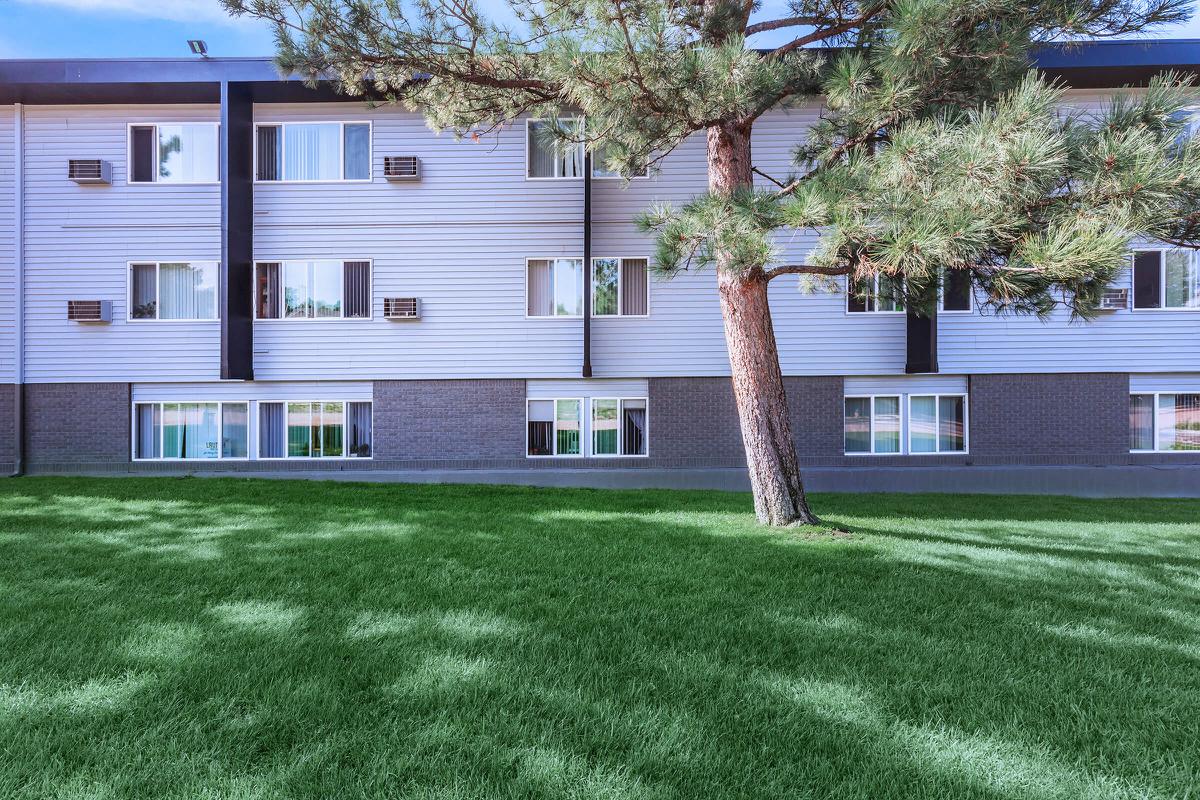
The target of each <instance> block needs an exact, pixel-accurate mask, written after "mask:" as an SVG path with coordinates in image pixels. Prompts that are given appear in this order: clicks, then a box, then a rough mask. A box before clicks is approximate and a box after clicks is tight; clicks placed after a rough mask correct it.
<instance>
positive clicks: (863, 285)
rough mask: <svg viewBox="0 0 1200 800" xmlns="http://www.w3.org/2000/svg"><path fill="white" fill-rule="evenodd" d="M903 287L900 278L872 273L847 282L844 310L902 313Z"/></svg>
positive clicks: (864, 312) (852, 311)
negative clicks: (869, 275)
mask: <svg viewBox="0 0 1200 800" xmlns="http://www.w3.org/2000/svg"><path fill="white" fill-rule="evenodd" d="M904 309H905V305H904V287H903V282H902V281H901V279H900V278H893V277H890V276H888V275H874V276H871V277H869V278H863V279H861V280H858V281H855V280H850V281H848V283H847V291H846V311H848V312H850V313H857V314H870V313H878V314H896V313H900V314H902V313H904Z"/></svg>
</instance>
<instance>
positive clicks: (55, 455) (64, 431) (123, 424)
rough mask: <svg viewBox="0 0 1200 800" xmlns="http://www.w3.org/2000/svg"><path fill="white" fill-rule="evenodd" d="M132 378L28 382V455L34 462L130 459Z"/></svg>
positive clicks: (94, 462)
mask: <svg viewBox="0 0 1200 800" xmlns="http://www.w3.org/2000/svg"><path fill="white" fill-rule="evenodd" d="M131 415H132V410H131V405H130V395H129V384H128V383H30V384H26V386H25V460H26V462H27V463H28V465H29V466H31V467H38V466H42V467H48V468H52V467H53V466H54V465H64V466H70V465H75V464H79V465H87V464H91V465H125V464H128V463H129V461H130V456H129V449H130V429H129V426H130V417H131Z"/></svg>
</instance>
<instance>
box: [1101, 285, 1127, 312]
mask: <svg viewBox="0 0 1200 800" xmlns="http://www.w3.org/2000/svg"><path fill="white" fill-rule="evenodd" d="M1124 308H1129V290H1128V289H1106V290H1105V292H1104V294H1102V295H1100V310H1101V311H1117V310H1119V309H1124Z"/></svg>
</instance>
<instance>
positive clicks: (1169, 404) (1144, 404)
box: [1129, 392, 1200, 453]
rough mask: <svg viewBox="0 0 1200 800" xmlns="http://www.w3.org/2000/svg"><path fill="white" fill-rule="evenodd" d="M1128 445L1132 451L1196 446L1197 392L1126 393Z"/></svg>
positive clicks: (1199, 433) (1199, 427)
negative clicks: (1127, 399) (1127, 395)
mask: <svg viewBox="0 0 1200 800" xmlns="http://www.w3.org/2000/svg"><path fill="white" fill-rule="evenodd" d="M1129 449H1130V451H1132V452H1134V453H1154V452H1165V453H1177V452H1194V451H1196V450H1200V394H1196V393H1187V394H1184V393H1174V392H1155V393H1146V394H1134V395H1130V397H1129Z"/></svg>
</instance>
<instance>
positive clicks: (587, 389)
mask: <svg viewBox="0 0 1200 800" xmlns="http://www.w3.org/2000/svg"><path fill="white" fill-rule="evenodd" d="M1037 63H1038V67H1039V68H1040V69H1041V70H1043V71H1044V72H1046V73H1047V74H1049V75H1052V76H1054V77H1056V78H1059V79H1060V80H1062V81H1064V82H1065V83H1066V84H1067V85H1068V86H1070V87H1071V89H1070V91H1069V93H1068V103H1069V104H1071V105H1072V106H1073V107H1077V108H1080V109H1085V110H1086V109H1087V108H1089V107H1096V106H1097V105H1098V104H1102V103H1104V102H1105V101H1106V99H1107V98H1108V97H1110V96H1111V95H1112V93H1113V92H1115V91H1126V89H1122V88H1119V87H1134V88H1130V89H1128V91H1137V88H1136V87H1137V86H1139V85H1144V84H1145V82H1146V81H1147V79H1148V78H1149V77H1150V76H1151V75H1153V74H1156V73H1158V72H1161V71H1163V70H1166V69H1176V70H1181V71H1186V72H1196V71H1200V42H1194V41H1158V42H1144V41H1139V42H1103V43H1093V44H1086V45H1082V46H1078V47H1075V48H1070V49H1066V48H1059V47H1049V48H1046V49H1043V50H1042V51H1040V52H1039V54H1038V61H1037ZM818 113H819V108H818V107H817V106H816V105H811V106H806V107H799V108H795V109H790V110H786V111H779V112H774V113H772V114H769V115H767V116H766V117H764V118H763V119H762V120H761V121H760V122H759V123H758V124H757V125H756V129H755V139H754V153H755V161H756V165H757V166H759V167H761V168H763V169H764V170H765V171H766V172H768V173H780V174H782V173H786V172H787V169H788V167H789V158H790V152H791V148H792V147H793V145H794V144H795V143H796V142H797V141H799V140H800V139H802V138H803V135H804V130H805V128H806V126H807V125H809V124H811V122H812V121H813V120H814V119H815V118H816V116H817V114H818ZM538 124H539V122H538V121H537V120H522V121H521V122H520V123H519V124H516V125H512V126H509V127H507V128H505V129H504V130H503V131H501V132H500V133H499V134H497V135H494V136H489V137H484V138H483V139H481V141H479V142H457V141H454V139H453V138H452V137H450V136H438V135H435V134H434V133H432V132H431V131H429V130H428V128H427V127H426V126H425V123H424V121H423V120H422V119H421V117H420V116H419V115H417V114H413V113H411V112H407V111H404V110H403V109H401V108H398V107H394V106H382V107H378V108H370V107H368V105H367V104H365V103H364V102H362V101H361V100H358V99H353V98H347V97H344V96H340V95H338V94H336V93H335V92H333V91H332V89H331V87H328V86H323V87H319V88H316V89H311V88H307V87H305V86H304V85H303V84H302V83H301V82H300V81H297V80H286V79H280V78H279V77H278V75H277V73H276V71H275V68H274V67H273V65H272V64H271V62H270V61H269V60H267V59H216V58H211V59H210V58H205V59H195V60H179V59H137V60H133V59H131V60H78V61H72V60H47V61H0V196H2V197H3V198H5V199H4V200H3V202H0V465H5V466H8V467H11V468H12V469H13V470H14V471H28V472H74V471H83V470H86V471H112V472H140V471H151V472H161V471H167V472H169V471H188V470H197V469H204V470H206V471H207V470H214V469H218V470H231V471H256V470H272V471H275V470H290V469H303V470H351V469H353V470H361V469H375V470H399V469H439V470H444V469H477V470H478V469H504V470H512V469H547V468H549V469H574V468H579V467H586V468H590V469H612V468H626V469H655V470H689V469H700V468H722V467H739V466H741V465H742V464H743V455H742V445H741V435H740V431H739V429H738V422H737V416H736V413H735V410H734V406H733V397H732V391H731V388H730V384H729V378H728V374H729V368H728V362H727V356H726V352H725V343H724V338H723V333H722V327H721V316H720V310H719V307H718V302H717V296H716V292H715V291H714V286H713V282H714V276H713V274H712V273H711V272H709V273H703V272H702V273H698V274H694V275H684V276H681V277H678V278H675V279H673V280H669V281H668V280H660V279H658V278H656V277H655V276H654V275H652V274H651V272H650V270H649V269H648V259H649V258H650V257H651V254H652V241H651V240H650V238H649V237H647V236H646V235H644V234H641V233H639V232H637V231H636V229H635V227H634V224H633V222H632V220H633V217H634V215H635V214H636V212H637V211H639V210H641V209H643V208H645V207H646V206H647V205H649V204H650V203H652V202H654V201H674V202H682V201H685V200H686V199H688V198H689V197H691V196H693V195H695V194H697V193H700V192H702V191H704V190H705V186H706V172H705V164H704V151H703V141H702V140H701V139H702V137H693V138H692V139H690V140H689V141H688V142H686V143H685V144H684V145H682V146H681V147H680V148H678V149H677V150H676V151H675V152H673V153H671V154H670V155H669V156H668V157H667V158H666V159H665V160H664V161H663V163H662V165H661V170H660V171H656V172H655V173H654V174H651V175H647V176H644V177H637V178H633V179H632V180H630V181H629V182H628V183H626V182H624V181H622V180H620V179H616V178H615V177H614V176H611V175H607V174H604V173H603V172H602V171H600V170H595V169H593V170H591V171H589V170H588V169H587V168H586V166H585V165H586V163H587V162H586V161H585V159H584V158H583V157H582V154H581V153H573V152H572V153H566V154H555V153H552V152H548V151H546V149H545V148H544V147H543V146H542V145H541V141H542V140H541V139H540V138H539V137H538V136H537V135H536V132H537V126H538ZM813 241H814V240H813V238H812V235H811V234H804V233H800V232H798V233H796V234H795V235H793V236H790V237H787V238H786V239H785V240H783V241H781V243H780V244H781V246H782V248H783V249H784V251H785V255H786V254H800V253H803V252H804V251H805V250H807V249H808V248H809V247H811V246H812V244H813ZM771 303H772V311H773V316H774V320H775V327H776V333H777V337H778V341H779V349H780V356H781V363H782V367H783V372H784V375H785V376H786V378H785V380H786V383H787V389H788V393H789V402H790V404H791V409H792V414H793V425H794V428H795V433H796V438H797V447H798V451H799V454H800V458H801V463H802V465H805V466H810V467H811V466H820V467H832V468H840V467H867V468H876V467H879V468H891V467H914V466H921V467H929V466H937V467H945V468H946V469H945V470H944V475H945V476H946V477H945V481H944V482H943V483H941V484H937V485H938V486H940V487H941V488H946V489H953V488H954V485H955V484H954V480H955V478H954V476H956V475H961V474H963V470H961V469H956V468H958V467H972V466H1000V465H1004V466H1041V465H1063V466H1096V465H1125V466H1128V465H1163V464H1175V465H1189V464H1190V465H1195V464H1200V261H1198V260H1197V258H1196V256H1195V254H1193V253H1192V252H1190V251H1175V250H1171V249H1169V248H1163V247H1159V246H1156V245H1153V244H1148V245H1146V246H1145V247H1144V248H1138V249H1137V250H1136V251H1135V252H1134V253H1133V254H1132V256H1131V260H1130V268H1129V270H1128V271H1126V272H1125V273H1124V274H1123V276H1122V277H1121V278H1120V279H1119V280H1118V281H1117V282H1116V283H1115V284H1114V285H1113V286H1112V288H1111V291H1110V292H1109V294H1108V296H1107V297H1106V302H1105V310H1104V311H1103V312H1102V313H1101V314H1100V316H1099V318H1098V319H1097V320H1096V321H1094V322H1092V323H1087V324H1079V323H1071V322H1070V320H1069V319H1067V316H1066V314H1065V313H1059V314H1056V315H1054V316H1053V317H1052V318H1051V319H1049V320H1048V321H1042V320H1038V319H1035V318H1030V317H1012V316H1004V317H997V316H994V315H989V314H985V313H982V312H981V310H980V309H979V308H978V306H977V304H976V302H975V300H974V297H973V292H972V290H971V287H970V286H969V285H957V286H956V285H948V286H947V287H946V289H945V292H944V296H943V297H942V298H941V302H940V305H939V312H938V314H937V315H936V316H935V317H934V318H932V319H930V318H922V317H920V316H917V315H914V314H909V313H907V312H906V310H905V308H904V307H903V304H902V303H897V302H895V300H894V299H893V298H892V296H891V291H890V287H889V286H887V285H886V281H885V282H883V283H882V284H877V285H874V286H872V287H868V291H867V293H866V298H865V299H863V298H861V297H859V296H858V294H857V293H852V292H848V291H847V289H846V287H845V285H844V284H842V285H841V286H840V287H839V288H838V289H837V290H836V291H818V292H806V291H801V290H800V289H799V287H798V285H797V283H796V282H794V281H787V280H779V281H775V282H774V283H773V285H772V287H771Z"/></svg>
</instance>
